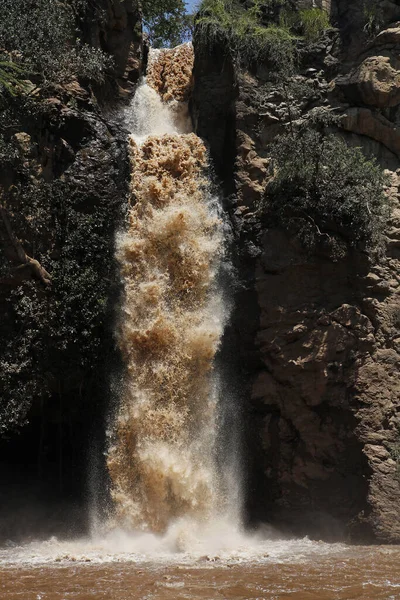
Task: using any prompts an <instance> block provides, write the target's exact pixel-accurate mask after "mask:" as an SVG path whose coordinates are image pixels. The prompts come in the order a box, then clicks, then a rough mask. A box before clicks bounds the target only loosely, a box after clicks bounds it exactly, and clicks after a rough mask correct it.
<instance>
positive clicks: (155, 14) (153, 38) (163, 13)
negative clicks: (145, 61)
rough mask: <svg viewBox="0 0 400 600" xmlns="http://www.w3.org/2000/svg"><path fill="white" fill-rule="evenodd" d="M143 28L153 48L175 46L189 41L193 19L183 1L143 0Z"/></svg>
mask: <svg viewBox="0 0 400 600" xmlns="http://www.w3.org/2000/svg"><path fill="white" fill-rule="evenodd" d="M142 9H143V20H144V27H145V30H146V31H147V33H148V35H149V39H150V43H151V45H152V46H153V47H155V48H160V47H166V46H171V47H173V46H177V45H178V44H181V43H182V42H184V41H186V40H187V39H189V37H190V35H191V29H192V24H193V17H192V16H191V15H188V14H187V13H186V7H185V2H184V0H143V2H142Z"/></svg>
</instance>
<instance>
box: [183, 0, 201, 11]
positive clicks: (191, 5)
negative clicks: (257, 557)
mask: <svg viewBox="0 0 400 600" xmlns="http://www.w3.org/2000/svg"><path fill="white" fill-rule="evenodd" d="M199 3H200V0H186V2H185V4H186V9H187V11H188V13H190V12H193V10H194V9H195V8H196V7H197V6H198V5H199Z"/></svg>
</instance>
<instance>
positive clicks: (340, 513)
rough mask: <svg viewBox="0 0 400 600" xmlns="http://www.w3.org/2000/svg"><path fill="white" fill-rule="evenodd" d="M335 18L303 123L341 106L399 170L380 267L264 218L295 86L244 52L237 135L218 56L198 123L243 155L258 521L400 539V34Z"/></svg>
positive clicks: (235, 330)
mask: <svg viewBox="0 0 400 600" xmlns="http://www.w3.org/2000/svg"><path fill="white" fill-rule="evenodd" d="M383 4H384V5H385V7H386V8H387V10H388V12H387V14H386V17H388V16H389V12H390V11H391V12H390V15H392V16H393V15H396V14H397V12H398V10H399V9H398V6H397V5H394V4H393V3H382V5H383ZM388 4H390V5H391V6H390V7H389V6H388ZM392 4H393V6H392ZM389 9H390V10H389ZM332 15H336V18H337V19H338V21H337V22H338V24H339V26H340V28H339V34H340V38H341V45H339V44H338V43H337V37H336V35H337V34H336V33H335V32H334V31H332V32H330V33H329V35H328V36H327V37H326V38H325V40H324V41H323V42H320V43H319V44H317V46H316V47H315V48H314V50H311V51H310V52H308V54H307V55H305V56H304V60H303V64H302V68H301V72H300V74H299V76H298V78H297V81H298V82H299V83H301V85H303V86H304V87H305V88H306V89H307V90H308V91H307V92H305V93H304V96H303V98H301V99H300V100H299V102H298V104H297V105H296V106H295V107H292V108H293V110H294V113H293V114H295V115H296V117H295V118H302V116H304V114H305V113H307V112H308V111H310V110H312V109H313V108H315V107H321V106H323V107H325V108H330V109H333V110H334V112H335V113H336V114H337V115H339V116H340V117H341V128H340V129H338V134H340V135H342V136H344V137H346V139H348V141H349V143H351V144H353V145H356V146H359V147H361V148H363V150H364V151H365V153H366V154H367V156H371V155H375V156H376V157H377V158H378V160H379V161H380V163H381V165H382V166H383V167H384V168H387V169H389V172H390V177H391V182H392V183H391V188H390V189H389V190H388V193H389V194H390V196H391V198H392V213H391V217H390V220H389V222H388V224H387V232H386V251H385V254H384V255H383V256H381V257H380V259H379V260H378V261H376V262H373V261H372V262H370V260H369V259H368V257H367V255H365V254H363V253H362V252H359V251H354V252H352V253H350V254H348V256H347V257H346V258H345V259H343V260H339V261H337V262H332V261H331V260H329V259H328V258H327V257H324V256H322V255H319V254H314V255H313V256H310V255H309V254H307V253H305V252H304V250H303V249H302V247H301V245H300V244H299V242H298V241H296V239H294V238H292V237H291V236H290V235H288V233H287V232H284V231H282V230H280V229H279V228H277V227H275V226H273V225H272V224H271V223H268V222H265V221H263V220H262V219H261V218H260V215H259V213H258V207H259V205H260V201H261V200H262V198H263V194H264V193H265V188H266V184H267V182H268V180H269V177H270V176H271V173H270V167H269V155H268V144H269V143H270V142H271V141H272V140H273V139H274V138H275V137H276V136H277V135H279V134H280V133H281V132H282V131H284V129H285V127H287V126H288V109H287V105H286V102H285V98H284V97H283V95H282V90H281V89H280V87H279V85H277V84H276V83H274V80H273V79H272V80H270V79H269V75H268V68H266V66H265V65H257V69H256V70H253V72H251V73H250V72H245V73H243V72H239V70H236V69H234V68H233V70H232V63H230V62H229V59H228V58H225V60H224V62H223V63H221V64H220V65H219V67H218V68H219V70H220V71H219V72H220V78H219V83H222V82H225V81H229V80H232V76H233V81H234V86H235V87H234V89H235V94H236V96H235V97H232V92H230V91H229V89H226V88H225V85H223V86H221V88H220V89H219V93H220V96H219V97H218V99H217V100H216V102H217V105H219V106H221V107H222V110H221V111H220V113H219V123H218V131H223V132H224V135H223V136H221V135H220V134H217V131H216V128H213V127H209V125H208V123H209V119H211V120H212V119H213V115H212V111H211V110H210V107H209V106H207V103H206V101H204V98H207V97H209V96H210V95H211V94H216V93H218V88H216V89H213V90H211V89H209V86H210V84H212V82H213V81H214V80H216V79H217V73H216V72H215V71H216V69H215V61H211V60H207V59H206V60H205V59H204V58H203V57H204V56H205V53H204V51H203V54H202V58H201V59H196V64H195V92H194V113H195V114H196V116H197V127H198V131H199V132H201V135H203V136H205V137H206V139H207V140H208V142H209V144H210V151H211V154H212V155H213V157H215V158H216V161H217V165H218V157H219V156H220V155H221V152H222V155H223V156H226V157H228V158H229V160H230V163H229V164H230V170H229V169H227V167H226V165H225V168H224V169H222V170H219V173H220V175H221V176H222V177H224V178H227V177H228V178H229V177H230V180H229V182H227V181H226V180H225V181H224V184H225V189H227V190H228V191H229V196H228V197H227V198H226V207H227V210H228V211H229V214H230V216H231V222H232V227H233V232H234V233H233V235H234V239H235V242H234V247H235V254H236V257H237V269H238V273H239V276H240V277H241V280H240V284H239V291H238V294H237V298H236V308H235V310H234V314H233V317H232V326H231V330H230V332H229V335H228V338H229V343H230V344H233V343H234V344H235V345H236V347H237V348H238V353H239V355H240V358H239V360H237V361H236V362H234V361H233V360H232V363H231V364H234V367H233V368H234V370H236V372H237V371H238V370H239V369H241V371H240V372H241V376H240V377H238V376H237V377H238V378H239V379H240V381H241V389H242V396H243V401H244V403H245V411H246V429H247V467H248V468H247V481H246V489H247V513H248V518H249V522H250V523H254V522H260V521H264V522H265V521H267V522H270V523H273V524H276V525H279V526H280V527H282V528H284V529H285V528H287V529H289V530H290V531H292V532H296V533H302V534H305V533H307V534H309V535H310V534H311V535H315V536H323V537H325V538H328V539H338V538H343V537H350V538H351V539H356V540H363V541H366V540H380V541H382V542H399V541H400V519H399V515H398V511H397V510H396V506H397V505H398V503H399V501H400V477H399V464H400V461H399V455H400V452H399V448H400V420H399V411H400V387H399V384H398V381H397V376H396V373H397V371H398V365H399V360H400V351H399V350H400V349H399V346H398V341H397V340H398V326H399V321H398V314H400V295H399V294H400V288H399V283H400V276H399V273H400V262H399V259H400V253H399V245H398V244H399V241H398V234H399V229H400V228H399V223H398V210H399V206H400V205H399V179H398V174H399V173H398V172H397V169H399V167H400V162H399V156H400V154H399V150H400V146H399V143H398V131H397V119H398V116H397V115H398V107H399V100H400V95H399V89H400V87H399V84H400V79H399V71H398V68H399V64H398V61H397V55H398V45H397V44H398V41H397V35H398V34H397V25H395V26H390V27H389V28H388V29H384V30H383V31H381V32H380V33H379V35H377V36H375V38H374V39H373V41H372V42H371V41H368V39H367V38H368V36H366V35H365V32H364V31H361V32H360V35H353V33H354V31H355V29H356V28H357V27H358V28H360V19H361V17H362V10H361V4H360V3H357V2H355V3H351V5H350V4H349V3H347V2H346V3H342V2H341V1H340V0H337V1H336V2H333V3H332ZM321 45H323V46H324V50H323V51H322V50H321ZM200 50H202V49H200ZM355 50H357V51H359V52H360V54H359V58H357V59H355V58H354V51H355ZM352 53H353V54H352ZM210 56H212V52H211V53H210ZM356 56H357V55H356ZM350 57H351V58H350ZM211 73H212V74H213V77H212V78H211V77H210V75H211ZM229 93H231V95H230V96H229ZM228 97H229V98H230V102H229V103H227V102H225V101H226V98H228ZM224 102H225V103H224ZM221 121H222V122H221ZM229 127H230V128H231V131H230V132H229ZM232 143H234V151H233V150H232ZM229 173H231V175H229ZM232 340H234V341H232Z"/></svg>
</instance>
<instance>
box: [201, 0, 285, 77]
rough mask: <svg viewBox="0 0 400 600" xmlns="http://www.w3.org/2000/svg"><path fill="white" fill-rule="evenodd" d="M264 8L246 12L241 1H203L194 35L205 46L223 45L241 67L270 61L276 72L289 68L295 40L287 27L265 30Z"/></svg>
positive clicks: (268, 27)
mask: <svg viewBox="0 0 400 600" xmlns="http://www.w3.org/2000/svg"><path fill="white" fill-rule="evenodd" d="M261 15H262V7H261V5H260V4H259V3H256V4H255V5H254V7H253V8H252V9H251V10H246V9H245V8H244V6H243V4H241V3H240V2H239V1H238V0H203V2H202V5H201V9H200V13H199V15H198V17H197V19H196V23H195V25H196V30H195V35H196V37H197V39H198V40H200V41H203V43H204V44H205V45H206V46H209V45H212V44H213V43H222V44H224V45H225V46H226V48H227V50H229V51H230V52H231V53H232V54H233V55H235V56H236V57H237V58H238V60H239V61H240V62H241V63H244V64H246V63H247V64H249V63H251V62H254V61H261V60H268V61H269V62H270V63H271V64H272V65H273V67H274V69H276V70H281V69H282V68H290V66H291V65H292V64H293V62H294V59H295V48H294V43H293V42H294V38H293V36H292V35H291V33H290V32H289V30H288V29H287V28H285V27H280V26H277V25H275V24H269V25H267V26H264V25H263V24H262V23H261V21H260V19H261Z"/></svg>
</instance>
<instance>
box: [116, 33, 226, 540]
mask: <svg viewBox="0 0 400 600" xmlns="http://www.w3.org/2000/svg"><path fill="white" fill-rule="evenodd" d="M192 63H193V49H192V46H191V44H185V45H183V46H179V47H178V48H176V49H174V50H161V51H157V50H154V51H151V53H150V58H149V67H148V71H147V78H146V79H144V81H143V83H141V85H140V87H139V89H138V91H137V92H136V96H135V99H134V101H133V104H132V106H131V107H130V108H129V109H128V111H127V119H128V122H130V124H131V127H132V135H131V138H130V159H131V169H132V179H131V190H132V192H131V193H132V196H131V203H130V209H129V217H128V228H127V230H126V231H123V232H121V233H120V234H119V235H118V240H117V257H118V261H119V264H120V270H121V276H122V278H123V284H124V292H123V301H122V307H121V310H120V316H119V325H118V332H117V337H118V344H119V347H120V350H121V353H122V356H123V360H124V362H125V364H126V373H125V376H124V382H123V391H122V394H121V397H120V399H119V402H120V405H119V408H118V409H117V414H116V417H115V424H114V426H113V430H112V434H111V438H112V441H111V445H110V448H109V451H108V459H107V463H108V469H109V473H110V476H111V482H112V484H111V485H112V498H113V501H114V505H115V517H114V518H115V520H116V523H117V524H119V525H120V526H123V527H127V528H130V529H136V530H137V529H139V530H144V531H151V532H165V531H166V530H167V529H168V527H169V526H171V525H172V524H173V522H174V521H175V520H177V519H186V520H187V522H188V523H189V521H192V522H194V523H197V524H200V523H202V524H203V525H204V524H206V523H208V522H210V520H212V519H216V518H218V516H219V517H220V516H221V513H222V512H223V511H224V510H226V508H227V506H226V502H225V501H224V498H223V490H222V487H221V484H220V483H219V480H220V476H219V474H218V473H217V470H216V459H215V453H216V440H217V435H218V432H217V422H218V410H219V407H218V404H219V402H220V399H219V397H218V374H217V373H215V372H214V368H213V360H214V357H215V354H216V351H217V350H218V346H219V343H220V339H221V335H222V330H223V326H224V320H225V318H226V313H227V308H226V306H225V304H224V301H223V295H222V291H221V289H220V284H219V270H220V268H221V263H222V262H223V261H224V252H225V244H224V233H223V222H222V219H221V215H220V208H219V206H218V199H217V198H216V197H215V196H214V195H213V194H212V190H211V185H210V181H209V174H208V171H207V169H208V159H207V153H206V149H205V146H204V144H203V142H202V141H201V140H200V138H198V137H197V136H196V135H195V134H194V133H189V130H190V118H189V117H188V114H187V98H188V95H189V92H190V86H191V77H192ZM130 114H132V118H131V119H130ZM230 492H232V490H230ZM232 525H236V524H235V523H232ZM188 526H189V525H188Z"/></svg>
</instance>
